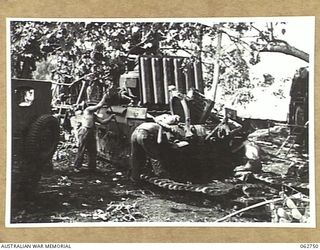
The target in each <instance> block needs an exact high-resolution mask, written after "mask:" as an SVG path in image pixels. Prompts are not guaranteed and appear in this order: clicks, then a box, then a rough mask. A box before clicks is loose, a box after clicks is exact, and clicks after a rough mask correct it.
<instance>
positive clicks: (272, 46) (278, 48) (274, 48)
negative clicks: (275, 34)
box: [250, 41, 309, 62]
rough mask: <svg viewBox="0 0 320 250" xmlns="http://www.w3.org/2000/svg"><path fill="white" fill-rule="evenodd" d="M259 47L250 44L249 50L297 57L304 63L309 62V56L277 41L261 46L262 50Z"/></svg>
mask: <svg viewBox="0 0 320 250" xmlns="http://www.w3.org/2000/svg"><path fill="white" fill-rule="evenodd" d="M259 46H260V45H259V44H256V43H253V44H251V46H250V47H251V49H253V50H256V51H259V52H278V53H282V54H286V55H290V56H294V57H297V58H299V59H301V60H303V61H305V62H309V54H308V53H306V52H304V51H302V50H299V49H297V48H295V47H293V46H291V45H289V44H287V43H283V42H279V41H272V42H270V43H268V44H267V45H265V46H263V48H262V49H259V48H258V47H259Z"/></svg>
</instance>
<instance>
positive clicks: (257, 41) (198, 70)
mask: <svg viewBox="0 0 320 250" xmlns="http://www.w3.org/2000/svg"><path fill="white" fill-rule="evenodd" d="M314 33H315V18H314V17H305V16H296V17H255V18H253V17H250V18H249V17H248V18H232V17H230V18H153V19H145V18H140V19H139V18H132V19H129V18H123V19H120V18H114V19H110V18H109V19H93V18H82V19H76V18H47V19H44V18H37V19H32V18H29V19H26V18H8V19H7V147H6V148H7V186H6V226H7V227H77V226H81V227H108V226H117V227H121V226H124V227H128V226H144V227H145V226H147V227H148V226H165V227H167V226H169V227H170V226H182V227H183V226H186V227H190V226H191V227H193V226H197V227H221V226H225V227H253V226H254V227H256V226H262V227H309V228H310V227H315V225H316V218H315V207H316V205H315V162H314V161H315V157H314V153H315V152H314V50H315V48H314V47H315V41H314V40H315V34H314Z"/></svg>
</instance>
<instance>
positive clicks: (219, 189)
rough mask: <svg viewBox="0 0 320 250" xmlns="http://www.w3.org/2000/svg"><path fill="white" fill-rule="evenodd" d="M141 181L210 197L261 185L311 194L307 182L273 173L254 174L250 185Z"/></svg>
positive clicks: (143, 176) (157, 179)
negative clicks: (287, 188) (288, 188)
mask: <svg viewBox="0 0 320 250" xmlns="http://www.w3.org/2000/svg"><path fill="white" fill-rule="evenodd" d="M140 178H141V180H143V181H145V182H147V183H150V184H153V185H155V186H157V187H160V188H164V189H168V190H174V191H186V192H193V193H201V194H205V195H209V196H222V195H227V194H230V193H231V192H233V191H236V190H241V189H242V188H243V187H244V186H248V185H250V187H251V188H253V189H254V187H255V186H256V188H257V189H259V188H261V184H263V185H266V186H270V188H271V189H276V190H278V191H281V190H282V189H283V187H285V186H286V187H290V188H292V189H294V190H298V191H300V192H302V193H308V192H309V184H308V183H306V182H300V181H299V180H297V178H294V177H291V178H286V177H282V176H281V175H276V174H273V173H268V172H262V173H259V174H252V178H251V180H250V183H246V182H240V183H239V181H237V180H236V179H234V178H230V179H228V180H225V181H224V182H222V181H219V180H213V181H212V182H210V183H208V184H193V183H183V182H177V181H174V180H171V179H168V178H160V177H157V176H150V175H147V174H141V175H140Z"/></svg>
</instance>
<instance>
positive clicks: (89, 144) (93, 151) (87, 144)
mask: <svg viewBox="0 0 320 250" xmlns="http://www.w3.org/2000/svg"><path fill="white" fill-rule="evenodd" d="M108 97H109V95H108V94H107V93H106V94H104V95H103V97H102V99H101V101H100V102H99V103H98V104H96V105H94V106H89V107H86V108H85V109H84V111H83V113H82V119H81V127H80V128H79V130H78V139H79V147H78V153H77V156H76V160H75V163H74V167H75V169H79V168H81V166H82V162H83V157H84V153H85V150H86V149H87V152H88V167H89V170H90V171H95V170H96V156H97V145H96V144H97V142H96V135H95V122H96V121H97V122H99V123H101V124H106V123H108V122H109V121H110V120H111V119H112V118H113V117H114V116H115V115H114V114H112V115H111V116H109V117H108V118H106V119H101V118H100V117H98V116H97V115H96V114H95V112H96V111H97V110H98V109H100V108H101V107H102V106H103V105H104V104H105V102H106V101H107V99H108Z"/></svg>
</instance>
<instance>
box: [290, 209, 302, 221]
mask: <svg viewBox="0 0 320 250" xmlns="http://www.w3.org/2000/svg"><path fill="white" fill-rule="evenodd" d="M291 215H292V217H293V218H295V219H297V220H301V218H302V214H301V213H300V212H299V210H298V209H296V208H293V209H292V210H291Z"/></svg>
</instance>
